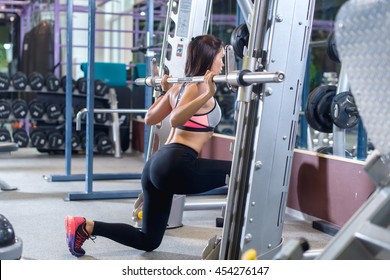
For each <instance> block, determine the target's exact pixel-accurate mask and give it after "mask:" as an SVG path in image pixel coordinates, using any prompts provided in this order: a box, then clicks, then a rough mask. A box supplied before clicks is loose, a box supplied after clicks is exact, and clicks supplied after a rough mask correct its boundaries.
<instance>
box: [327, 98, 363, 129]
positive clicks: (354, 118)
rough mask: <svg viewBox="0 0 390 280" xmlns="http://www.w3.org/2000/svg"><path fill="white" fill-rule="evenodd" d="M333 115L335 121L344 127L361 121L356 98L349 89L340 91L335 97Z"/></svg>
mask: <svg viewBox="0 0 390 280" xmlns="http://www.w3.org/2000/svg"><path fill="white" fill-rule="evenodd" d="M331 117H332V120H333V123H334V124H335V125H336V126H337V127H339V128H342V129H348V128H352V127H354V126H356V125H357V124H358V123H359V112H358V109H357V106H356V104H355V99H354V98H353V95H352V94H351V93H350V92H349V91H345V92H340V93H338V94H337V95H336V96H335V97H334V98H333V101H332V105H331Z"/></svg>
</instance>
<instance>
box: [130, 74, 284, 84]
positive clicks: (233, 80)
mask: <svg viewBox="0 0 390 280" xmlns="http://www.w3.org/2000/svg"><path fill="white" fill-rule="evenodd" d="M240 75H241V77H240ZM284 79H285V76H284V74H283V73H282V72H275V73H270V72H248V73H243V72H242V71H239V72H235V73H229V74H228V75H227V76H226V75H217V76H214V79H213V81H214V82H215V83H226V82H229V84H231V85H234V86H243V85H245V84H256V83H272V82H274V83H275V82H276V83H280V82H283V80H284ZM161 80H162V78H160V77H157V78H154V79H153V78H151V77H146V78H138V79H136V80H135V84H136V85H138V86H145V85H146V86H149V87H155V86H157V85H159V84H160V83H161ZM203 81H204V76H194V77H179V78H176V77H171V78H168V79H167V82H168V83H184V82H185V83H201V82H203Z"/></svg>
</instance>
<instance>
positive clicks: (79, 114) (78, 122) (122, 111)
mask: <svg viewBox="0 0 390 280" xmlns="http://www.w3.org/2000/svg"><path fill="white" fill-rule="evenodd" d="M147 111H148V110H147V109H100V108H99V109H94V110H93V113H94V114H97V113H119V114H133V113H141V114H145V113H146V112H147ZM87 112H88V109H87V108H83V109H81V110H80V111H78V112H77V114H76V130H80V129H81V117H82V116H83V115H84V114H86V113H87Z"/></svg>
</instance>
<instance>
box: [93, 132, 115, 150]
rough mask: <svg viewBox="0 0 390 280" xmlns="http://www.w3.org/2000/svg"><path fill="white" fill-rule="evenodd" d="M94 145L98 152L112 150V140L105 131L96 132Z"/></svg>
mask: <svg viewBox="0 0 390 280" xmlns="http://www.w3.org/2000/svg"><path fill="white" fill-rule="evenodd" d="M95 147H96V149H97V150H98V152H100V153H104V154H106V153H108V152H110V151H111V150H112V141H111V139H110V138H109V137H108V136H107V134H106V133H105V132H102V131H100V132H97V133H96V135H95Z"/></svg>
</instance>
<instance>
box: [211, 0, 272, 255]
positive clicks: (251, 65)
mask: <svg viewBox="0 0 390 280" xmlns="http://www.w3.org/2000/svg"><path fill="white" fill-rule="evenodd" d="M268 2H269V1H260V0H256V1H255V3H254V5H253V9H252V11H253V14H252V23H251V29H250V36H249V43H248V50H247V54H246V55H245V56H244V58H243V65H242V69H248V70H251V71H254V70H255V69H256V62H257V59H256V57H254V56H253V54H254V53H255V52H256V51H259V49H260V47H261V46H262V43H263V38H264V34H263V29H261V28H260V27H262V26H265V22H266V20H267V17H266V14H267V11H268V4H269V3H268ZM251 93H252V85H251V86H248V87H240V88H239V90H238V95H237V102H238V104H239V108H238V119H237V130H236V131H237V132H236V140H235V144H234V151H233V161H232V169H231V175H230V180H229V190H228V197H227V208H226V212H225V220H224V228H223V236H222V244H221V251H220V257H219V258H220V259H234V258H237V256H233V255H232V254H234V253H233V252H232V251H231V250H232V248H233V247H234V244H229V242H234V241H235V240H239V237H238V236H237V235H239V234H240V233H239V232H238V231H237V227H236V223H237V222H238V219H235V217H234V216H235V215H236V214H237V213H236V212H237V204H234V202H235V201H234V199H235V198H237V197H238V196H239V195H240V188H241V186H240V184H241V182H240V181H241V179H242V178H243V176H242V175H243V174H242V170H240V168H241V166H242V164H243V163H242V161H243V157H242V153H243V152H244V146H243V144H244V142H245V141H246V140H247V139H245V136H246V135H244V133H243V132H248V128H246V127H245V126H246V125H245V123H246V115H247V111H248V104H249V101H250V97H251ZM235 229H236V230H235Z"/></svg>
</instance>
